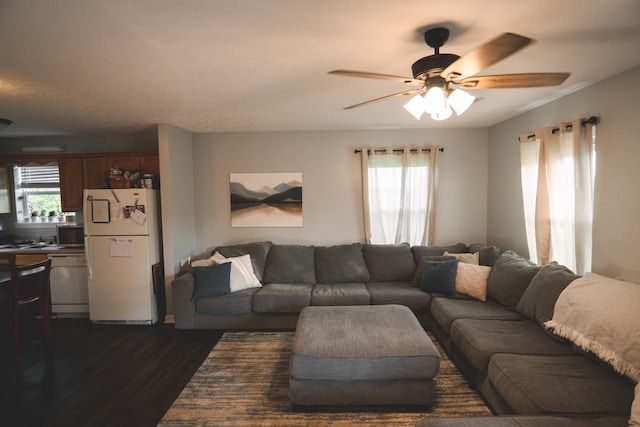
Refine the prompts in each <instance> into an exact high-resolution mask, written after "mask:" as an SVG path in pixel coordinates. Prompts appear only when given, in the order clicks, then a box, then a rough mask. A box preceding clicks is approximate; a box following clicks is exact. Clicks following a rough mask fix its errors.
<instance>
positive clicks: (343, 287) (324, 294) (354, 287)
mask: <svg viewBox="0 0 640 427" xmlns="http://www.w3.org/2000/svg"><path fill="white" fill-rule="evenodd" d="M369 301H370V297H369V291H368V290H367V287H366V285H365V284H364V283H339V284H317V285H314V287H313V291H312V292H311V305H369Z"/></svg>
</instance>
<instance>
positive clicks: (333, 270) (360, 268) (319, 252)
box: [315, 243, 369, 283]
mask: <svg viewBox="0 0 640 427" xmlns="http://www.w3.org/2000/svg"><path fill="white" fill-rule="evenodd" d="M315 261H316V278H317V280H318V283H353V282H361V283H366V282H368V281H369V270H367V264H366V263H365V262H364V256H363V255H362V244H360V243H353V244H350V245H336V246H318V247H316V260H315Z"/></svg>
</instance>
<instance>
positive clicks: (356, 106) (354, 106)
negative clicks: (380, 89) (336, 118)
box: [343, 88, 422, 110]
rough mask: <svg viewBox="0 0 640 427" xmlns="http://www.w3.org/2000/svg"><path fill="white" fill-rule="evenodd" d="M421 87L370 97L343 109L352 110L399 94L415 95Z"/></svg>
mask: <svg viewBox="0 0 640 427" xmlns="http://www.w3.org/2000/svg"><path fill="white" fill-rule="evenodd" d="M420 89H422V88H419V89H409V90H405V91H402V92H398V93H394V94H391V95H386V96H381V97H380V98H376V99H370V100H368V101H364V102H361V103H359V104H354V105H349V106H348V107H344V108H343V109H344V110H351V109H353V108H358V107H363V106H365V105H369V104H373V103H374V102H378V101H386V100H387V99H391V98H396V97H398V96H406V95H413V94H415V93H418V92H420Z"/></svg>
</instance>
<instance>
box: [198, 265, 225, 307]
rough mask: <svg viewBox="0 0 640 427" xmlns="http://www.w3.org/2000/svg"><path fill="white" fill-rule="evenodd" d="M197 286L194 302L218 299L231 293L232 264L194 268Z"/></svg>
mask: <svg viewBox="0 0 640 427" xmlns="http://www.w3.org/2000/svg"><path fill="white" fill-rule="evenodd" d="M193 277H194V279H195V285H194V289H193V296H192V297H191V299H192V300H197V299H199V298H204V297H216V296H221V295H229V294H230V293H231V287H230V286H229V285H230V282H231V263H230V262H225V263H223V264H216V265H212V266H210V267H193Z"/></svg>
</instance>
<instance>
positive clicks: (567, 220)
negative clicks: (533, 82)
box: [520, 119, 595, 274]
mask: <svg viewBox="0 0 640 427" xmlns="http://www.w3.org/2000/svg"><path fill="white" fill-rule="evenodd" d="M520 157H521V174H522V195H523V202H524V214H525V227H526V231H527V243H528V246H529V256H530V258H531V259H532V260H534V261H537V262H538V263H539V264H546V263H548V262H550V261H557V262H558V263H560V264H563V265H565V266H567V267H569V268H570V269H572V270H573V271H574V272H576V273H578V274H584V273H585V272H587V271H590V270H591V247H592V223H593V185H594V178H595V150H594V128H593V125H591V124H586V125H584V126H583V125H582V120H581V119H576V120H574V121H573V122H571V123H563V124H561V125H560V126H558V127H557V128H555V129H554V128H543V129H538V130H537V131H536V132H535V135H522V136H521V137H520Z"/></svg>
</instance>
